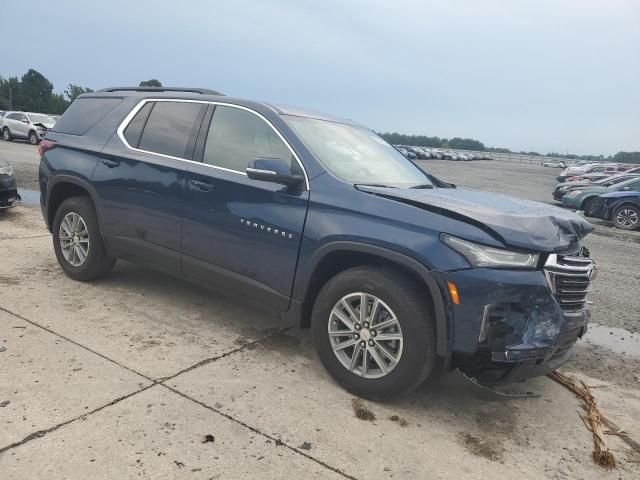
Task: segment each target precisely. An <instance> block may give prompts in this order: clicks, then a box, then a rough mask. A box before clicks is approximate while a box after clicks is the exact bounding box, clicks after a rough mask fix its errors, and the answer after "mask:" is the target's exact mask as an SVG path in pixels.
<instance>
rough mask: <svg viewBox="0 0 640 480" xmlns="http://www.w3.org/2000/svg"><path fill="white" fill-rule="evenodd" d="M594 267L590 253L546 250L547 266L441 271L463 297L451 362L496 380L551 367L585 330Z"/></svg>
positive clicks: (454, 314) (455, 308)
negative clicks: (533, 269) (532, 269)
mask: <svg viewBox="0 0 640 480" xmlns="http://www.w3.org/2000/svg"><path fill="white" fill-rule="evenodd" d="M595 272H596V270H595V265H594V263H593V261H591V260H590V259H588V258H585V257H576V256H560V255H549V256H548V258H547V261H546V264H545V267H544V269H543V270H536V271H508V270H497V269H488V268H477V269H470V270H461V271H457V272H447V273H443V274H442V275H443V277H444V280H445V282H453V283H455V285H456V286H457V290H458V292H459V298H460V302H459V304H458V305H455V304H453V302H451V304H450V319H451V322H450V325H451V334H450V342H451V351H452V352H453V355H452V366H453V367H457V368H459V369H460V370H462V371H463V372H465V373H466V374H468V375H470V376H473V377H475V378H477V379H478V381H480V382H481V383H493V384H495V383H508V382H513V381H518V380H523V379H526V378H530V377H534V376H539V375H544V374H546V373H548V372H549V371H552V370H554V369H555V368H557V367H558V366H559V365H561V364H562V363H564V362H565V361H567V360H568V359H569V358H570V357H571V355H572V350H573V346H574V344H575V342H576V341H577V340H578V339H579V338H580V337H582V335H584V333H585V332H586V329H587V324H588V321H589V318H590V313H589V310H588V308H587V298H586V296H587V292H588V288H589V284H590V282H591V280H592V278H593V277H594V274H595Z"/></svg>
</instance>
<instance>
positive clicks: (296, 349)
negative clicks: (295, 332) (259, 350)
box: [260, 332, 302, 355]
mask: <svg viewBox="0 0 640 480" xmlns="http://www.w3.org/2000/svg"><path fill="white" fill-rule="evenodd" d="M260 344H261V345H262V346H263V347H264V348H266V349H268V350H274V351H277V352H278V353H280V354H281V355H295V354H300V353H302V348H301V345H300V339H299V338H297V337H294V336H292V335H288V334H287V333H286V332H279V333H275V334H273V335H269V336H268V337H267V338H265V339H264V340H261V341H260Z"/></svg>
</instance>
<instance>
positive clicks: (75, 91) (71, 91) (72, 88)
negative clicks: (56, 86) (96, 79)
mask: <svg viewBox="0 0 640 480" xmlns="http://www.w3.org/2000/svg"><path fill="white" fill-rule="evenodd" d="M91 92H93V90H91V89H90V88H83V87H81V86H80V85H75V84H73V83H70V84H69V85H68V86H67V89H66V90H65V91H64V93H65V95H66V96H67V98H68V99H69V102H73V101H74V100H75V99H76V98H77V97H78V96H80V95H82V94H83V93H91Z"/></svg>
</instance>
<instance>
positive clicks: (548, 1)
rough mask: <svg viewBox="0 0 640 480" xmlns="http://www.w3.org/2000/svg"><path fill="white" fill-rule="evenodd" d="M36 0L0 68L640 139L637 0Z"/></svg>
mask: <svg viewBox="0 0 640 480" xmlns="http://www.w3.org/2000/svg"><path fill="white" fill-rule="evenodd" d="M27 3H28V6H29V7H28V11H29V12H37V13H33V14H30V13H28V12H26V11H25V5H24V4H23V2H16V1H13V2H3V5H2V14H1V15H0V32H2V40H3V43H6V42H7V41H8V40H9V39H11V44H12V45H11V48H10V49H7V48H3V49H2V51H3V53H2V54H1V55H0V75H2V76H4V77H7V76H12V75H22V74H23V73H24V72H26V71H27V70H28V69H29V68H35V69H36V70H38V71H40V72H41V73H43V74H44V75H45V76H46V77H47V78H49V79H50V80H51V81H52V82H53V84H54V86H55V89H56V90H57V91H63V90H64V88H65V86H66V85H67V84H68V83H76V84H80V85H83V86H88V87H91V88H94V89H97V88H101V87H105V86H113V85H132V84H135V85H137V84H138V83H139V82H140V80H144V79H148V78H158V79H160V80H161V81H162V82H163V84H164V85H171V86H202V87H211V88H215V89H218V90H220V91H222V92H224V93H226V94H228V95H234V96H242V97H250V98H254V99H260V100H266V101H271V102H275V103H282V104H289V105H299V106H304V107H308V108H312V109H315V110H321V111H326V112H329V113H333V114H336V115H340V116H343V117H348V118H352V119H354V120H357V121H359V122H361V123H364V124H366V125H368V126H370V127H371V128H373V129H375V130H378V131H399V132H403V133H419V134H426V135H437V136H441V137H452V136H462V137H472V138H477V139H479V140H481V141H483V142H484V143H485V144H486V145H488V146H504V147H508V148H511V149H514V150H536V151H541V152H547V151H559V152H566V151H569V152H573V153H595V154H611V153H615V152H617V151H619V150H640V0H600V1H597V0H503V1H499V0H457V1H456V0H440V1H435V0H413V1H412V0H394V1H389V0H384V1H378V0H349V1H345V0H322V1H299V0H233V1H216V0H211V1H207V0H180V1H175V0H154V1H146V0H145V1H140V0H136V1H132V0H126V1H122V0H110V1H109V2H94V1H86V0H77V1H75V0H58V1H55V2H52V1H51V0H47V1H41V0H29V1H28V2H27ZM6 52H9V53H6Z"/></svg>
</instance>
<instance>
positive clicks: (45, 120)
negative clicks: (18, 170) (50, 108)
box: [0, 112, 56, 145]
mask: <svg viewBox="0 0 640 480" xmlns="http://www.w3.org/2000/svg"><path fill="white" fill-rule="evenodd" d="M55 124H56V121H55V119H53V118H51V117H50V116H49V115H45V114H43V113H32V112H6V113H5V115H4V117H3V118H2V125H0V127H1V128H2V138H3V139H5V140H6V141H10V140H13V139H14V138H19V139H22V140H27V141H28V142H29V143H30V144H32V145H37V144H38V143H40V140H42V139H43V138H44V134H45V133H46V132H48V131H49V130H50V129H52V128H53V126H54V125H55Z"/></svg>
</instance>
